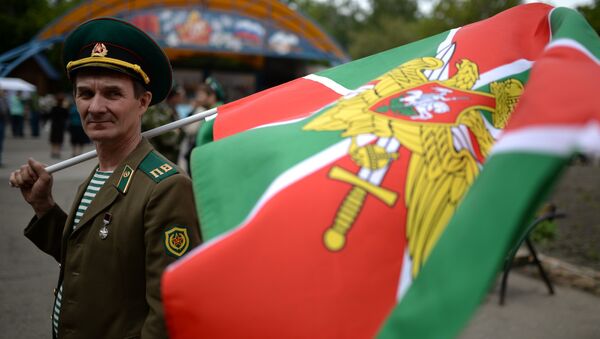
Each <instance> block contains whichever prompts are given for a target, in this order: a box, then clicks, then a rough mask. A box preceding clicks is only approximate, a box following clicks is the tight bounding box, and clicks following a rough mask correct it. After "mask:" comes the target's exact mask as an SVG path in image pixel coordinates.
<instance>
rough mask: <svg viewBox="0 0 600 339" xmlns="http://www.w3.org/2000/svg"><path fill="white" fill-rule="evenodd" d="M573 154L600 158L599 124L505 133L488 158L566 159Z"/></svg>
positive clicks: (596, 122) (528, 129)
mask: <svg viewBox="0 0 600 339" xmlns="http://www.w3.org/2000/svg"><path fill="white" fill-rule="evenodd" d="M574 151H580V152H583V153H585V154H589V155H593V156H600V123H599V122H598V121H591V122H589V123H588V124H586V125H579V126H567V125H565V126H535V127H528V128H521V129H518V130H515V131H508V132H506V133H504V134H502V136H501V137H500V140H498V142H497V143H496V144H495V145H494V148H493V149H492V152H491V155H495V154H498V153H509V152H531V153H544V154H554V155H562V156H569V155H571V154H572V153H573V152H574Z"/></svg>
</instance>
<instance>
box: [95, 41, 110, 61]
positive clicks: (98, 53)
mask: <svg viewBox="0 0 600 339" xmlns="http://www.w3.org/2000/svg"><path fill="white" fill-rule="evenodd" d="M106 54H108V49H106V46H104V44H103V43H101V42H98V43H96V45H95V46H94V49H93V50H92V56H93V57H104V56H106Z"/></svg>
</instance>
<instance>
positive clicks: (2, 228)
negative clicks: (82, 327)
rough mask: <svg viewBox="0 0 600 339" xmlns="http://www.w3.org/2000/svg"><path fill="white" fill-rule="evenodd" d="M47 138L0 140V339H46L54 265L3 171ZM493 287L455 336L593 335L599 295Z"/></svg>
mask: <svg viewBox="0 0 600 339" xmlns="http://www.w3.org/2000/svg"><path fill="white" fill-rule="evenodd" d="M7 132H9V131H8V130H7ZM8 134H10V133H8ZM67 139H68V138H67ZM47 140H48V137H47V133H43V134H42V136H41V137H40V138H37V139H33V138H27V137H26V138H24V139H13V138H12V136H10V135H7V137H6V139H5V143H4V151H3V156H2V161H3V167H2V168H0V239H1V242H0V338H7V339H8V338H24V339H28V338H49V337H50V328H51V323H50V314H51V308H52V303H53V295H52V290H53V288H54V287H55V284H56V279H57V276H58V264H57V263H56V262H55V261H54V259H52V258H50V257H49V256H47V255H45V254H44V253H42V252H41V251H39V250H38V249H37V248H36V247H35V246H34V245H33V244H32V243H30V242H29V241H28V240H27V239H26V238H25V237H24V236H23V229H24V227H25V226H26V225H27V223H28V222H29V220H30V218H31V217H32V215H33V212H32V210H31V209H30V207H29V206H28V205H27V204H26V203H25V202H24V201H23V199H22V198H21V195H20V193H19V191H18V190H17V189H15V188H11V187H9V185H8V177H9V175H10V172H11V171H12V170H14V169H16V168H18V167H19V166H20V165H21V164H23V163H24V162H26V160H27V158H29V157H33V158H34V159H36V160H38V161H42V162H44V163H47V164H52V163H54V162H56V160H53V159H51V158H50V145H49V144H48V141H47ZM91 149H92V148H91V146H90V147H88V148H87V149H86V151H88V150H91ZM67 154H70V148H69V145H68V144H67V145H66V149H65V150H63V155H67ZM94 165H95V160H89V161H86V162H84V163H82V164H79V165H76V166H74V167H71V168H69V169H66V170H63V171H60V172H57V173H55V174H54V190H53V191H54V198H55V200H56V201H57V203H58V204H59V205H61V206H63V208H68V206H70V204H71V203H72V200H73V199H74V195H75V190H76V189H77V186H78V185H79V183H80V182H81V181H82V180H83V179H84V178H85V177H86V176H87V175H88V174H89V172H90V170H91V169H92V168H93V167H94ZM440 283H443V282H440ZM497 289H498V286H497V284H496V286H494V287H493V289H492V290H491V291H490V293H489V294H488V296H487V297H486V298H485V300H484V301H483V302H482V305H481V307H480V308H479V309H478V311H477V312H476V313H475V315H474V316H473V317H472V318H471V320H470V322H469V324H468V326H467V327H466V329H465V330H464V332H463V333H462V334H461V335H460V336H459V338H461V339H475V338H513V339H519V338H524V339H525V338H527V339H536V338H544V339H554V338H561V339H562V338H600V298H598V297H595V296H593V295H592V294H588V293H585V292H582V291H579V290H575V289H573V288H570V287H566V286H560V285H559V286H556V294H555V295H548V293H547V290H546V287H545V285H544V283H543V282H542V281H541V280H540V279H537V278H535V277H531V276H527V275H523V274H521V273H519V272H514V273H511V276H510V278H509V281H508V290H507V295H506V303H505V305H504V306H500V305H499V304H498V291H497Z"/></svg>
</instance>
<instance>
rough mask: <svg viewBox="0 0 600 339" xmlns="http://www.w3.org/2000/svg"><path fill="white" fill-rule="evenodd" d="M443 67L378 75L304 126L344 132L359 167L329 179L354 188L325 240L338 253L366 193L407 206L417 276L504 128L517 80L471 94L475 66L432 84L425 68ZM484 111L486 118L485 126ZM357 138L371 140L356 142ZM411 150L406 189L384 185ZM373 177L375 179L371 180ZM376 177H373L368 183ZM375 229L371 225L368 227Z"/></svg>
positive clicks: (418, 62) (432, 61)
mask: <svg viewBox="0 0 600 339" xmlns="http://www.w3.org/2000/svg"><path fill="white" fill-rule="evenodd" d="M442 66H444V61H442V60H440V59H438V58H434V57H424V58H419V59H414V60H411V61H409V62H407V63H405V64H402V65H400V66H399V67H397V68H395V69H393V70H391V71H390V72H388V73H386V74H384V75H383V76H381V77H380V78H378V79H376V80H375V81H373V82H372V86H370V87H367V89H365V90H363V91H362V92H358V93H353V94H351V95H348V96H346V97H344V98H341V99H340V100H339V101H338V102H337V103H336V104H335V105H332V106H331V107H329V108H326V109H325V111H324V112H323V113H322V114H320V115H319V116H317V117H316V118H315V119H313V120H312V121H310V122H309V123H308V124H306V125H305V126H304V129H305V130H314V131H335V130H340V131H342V134H341V135H342V137H349V138H351V141H352V142H351V145H350V149H349V154H350V156H351V158H352V160H353V161H354V162H355V163H356V164H357V165H358V166H360V170H359V172H358V173H352V172H350V171H348V170H346V169H344V168H342V167H340V166H334V167H333V168H332V169H331V170H330V172H329V177H330V178H332V179H335V180H340V181H343V182H346V183H349V184H350V185H352V189H351V190H350V192H349V193H348V194H347V196H346V197H345V199H344V201H342V203H341V205H340V207H339V209H338V211H337V214H336V217H335V219H334V221H333V223H332V225H331V226H330V227H329V228H327V229H326V230H325V231H324V234H323V241H324V245H325V247H326V248H327V249H328V250H330V251H340V250H342V249H343V248H344V246H346V244H347V242H348V236H349V231H350V230H351V228H352V226H353V224H354V222H355V220H356V218H357V216H358V214H359V213H360V210H361V208H362V206H363V204H364V202H365V199H366V197H367V196H368V195H372V196H374V197H376V198H377V199H379V200H380V201H382V202H383V203H385V204H386V205H388V206H390V207H392V206H394V204H396V203H397V202H398V201H399V198H401V197H403V199H401V200H402V201H403V203H404V204H405V205H406V206H405V207H406V211H407V213H406V216H405V218H406V237H407V240H408V251H409V253H410V256H411V259H412V274H413V276H416V274H417V273H418V271H419V269H420V268H421V266H422V265H423V263H424V261H425V259H426V258H427V256H428V254H429V253H430V251H431V249H432V247H433V246H434V244H435V243H436V241H437V239H438V238H439V236H440V234H441V233H442V231H443V230H444V228H445V226H446V224H447V223H448V221H449V220H450V218H451V216H452V215H453V213H454V211H455V210H456V207H457V205H458V203H459V202H460V200H461V198H462V197H463V196H464V194H465V192H466V191H467V189H468V187H469V186H470V185H471V183H472V182H473V181H474V179H475V177H476V175H477V174H478V173H479V170H480V167H481V165H482V163H483V161H484V159H485V158H486V157H487V155H488V153H489V151H490V149H491V147H492V145H493V143H494V137H493V132H494V131H495V130H496V129H500V128H503V127H504V126H505V125H506V121H507V120H508V117H509V116H510V113H511V112H512V111H513V109H514V107H515V105H516V103H517V100H518V98H519V96H520V95H521V93H522V91H523V85H522V83H521V82H520V81H518V80H516V79H508V80H503V81H499V82H494V83H491V84H490V87H489V88H490V89H489V92H490V93H487V92H477V91H474V90H473V86H474V85H475V83H476V81H477V80H478V78H479V71H478V67H477V65H476V64H475V63H474V62H472V61H470V60H467V59H463V60H460V61H459V62H458V63H457V64H456V67H457V70H458V71H457V72H456V74H455V75H454V76H452V77H451V78H449V79H447V80H444V81H431V80H430V79H428V78H427V77H426V75H425V72H426V71H427V70H436V69H439V68H441V67H442ZM484 114H488V117H489V116H491V123H489V122H487V120H486V118H485V117H484ZM361 135H374V136H375V141H374V142H371V143H367V144H366V145H360V144H359V143H358V142H357V138H358V137H359V136H361ZM402 148H405V149H406V150H408V151H409V152H408V153H407V152H403V153H402V154H403V156H405V154H409V157H410V159H409V161H408V167H407V169H406V173H405V175H406V176H405V180H406V182H405V186H404V187H405V189H404V191H403V192H394V191H393V190H390V189H388V188H385V187H382V186H381V182H382V178H383V176H385V173H386V172H387V170H388V169H389V167H390V166H391V165H392V164H393V162H394V161H395V160H396V159H398V158H399V156H400V150H401V149H402ZM373 174H377V175H373ZM373 178H374V179H373ZM373 226H375V225H373Z"/></svg>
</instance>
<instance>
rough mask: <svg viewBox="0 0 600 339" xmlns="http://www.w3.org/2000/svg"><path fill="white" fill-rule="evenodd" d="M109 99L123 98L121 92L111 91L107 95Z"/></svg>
mask: <svg viewBox="0 0 600 339" xmlns="http://www.w3.org/2000/svg"><path fill="white" fill-rule="evenodd" d="M106 96H107V97H108V98H112V99H116V98H120V97H122V96H123V95H122V93H121V91H110V92H108V93H107V95H106Z"/></svg>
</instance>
